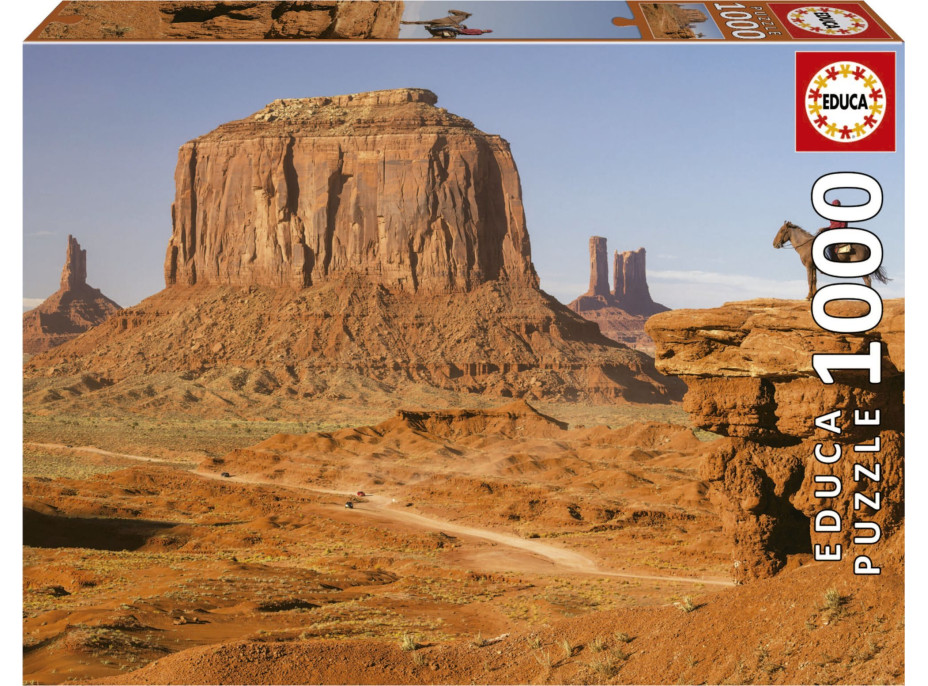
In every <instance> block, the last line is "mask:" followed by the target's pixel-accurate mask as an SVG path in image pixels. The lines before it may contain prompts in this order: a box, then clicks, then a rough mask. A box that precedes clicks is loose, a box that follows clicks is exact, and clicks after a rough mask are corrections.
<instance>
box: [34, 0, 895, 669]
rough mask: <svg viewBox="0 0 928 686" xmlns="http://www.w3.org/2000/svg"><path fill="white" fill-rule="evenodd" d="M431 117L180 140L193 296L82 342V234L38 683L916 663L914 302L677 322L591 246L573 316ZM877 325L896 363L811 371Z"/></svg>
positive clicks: (415, 98) (51, 462)
mask: <svg viewBox="0 0 928 686" xmlns="http://www.w3.org/2000/svg"><path fill="white" fill-rule="evenodd" d="M87 4H90V3H87ZM162 4H183V3H162ZM339 4H341V3H339ZM437 103H438V97H437V96H436V94H435V93H433V92H431V91H429V90H425V89H418V88H402V89H394V90H385V91H373V92H365V93H357V94H353V95H333V96H330V97H314V98H302V99H282V100H276V101H274V102H271V103H270V104H268V105H267V106H266V107H265V108H263V109H261V110H260V111H258V112H255V113H254V114H252V115H249V116H247V117H245V118H243V119H240V120H236V121H230V122H228V123H225V124H222V125H220V126H219V127H217V128H216V129H215V130H213V131H211V132H209V133H206V134H204V135H202V136H199V137H198V138H195V139H194V140H191V141H189V142H187V143H185V144H184V145H182V146H181V148H180V150H179V154H178V162H177V168H176V173H175V177H174V180H175V195H174V203H173V206H172V208H171V217H172V231H171V235H170V238H169V241H168V244H167V246H166V253H165V259H164V279H165V288H164V289H163V290H162V291H160V292H158V293H156V294H154V295H152V296H150V297H148V298H146V299H145V300H143V301H142V302H141V303H139V304H138V305H135V306H131V307H127V308H125V309H116V308H118V306H116V307H115V308H113V309H112V310H111V311H109V312H107V313H106V315H105V316H103V317H101V321H99V322H94V323H93V325H92V326H91V327H89V328H86V330H84V331H82V332H80V331H72V330H71V329H68V331H67V332H59V331H57V330H56V329H55V328H54V324H55V322H58V321H67V322H69V324H68V326H71V324H70V323H72V322H73V321H76V320H77V319H78V317H77V315H75V314H73V311H74V310H68V309H67V308H68V303H70V302H71V298H70V296H69V297H68V298H64V297H62V295H61V293H68V292H70V290H74V289H87V288H89V287H87V286H86V283H85V281H86V259H87V256H86V255H85V254H84V253H82V252H80V247H79V245H78V244H77V242H76V240H75V241H74V243H73V246H72V243H71V240H73V239H69V248H68V253H67V260H66V264H65V271H64V274H63V277H62V290H61V291H59V293H56V295H55V296H52V298H50V299H49V304H48V305H47V306H46V310H48V311H52V309H53V310H54V312H57V313H59V316H58V319H48V318H46V320H43V321H45V324H46V325H45V328H42V329H40V327H38V325H37V324H36V321H37V318H38V315H35V314H30V313H27V314H26V315H24V341H26V342H28V343H29V345H30V346H32V348H31V350H30V352H33V353H34V354H29V355H27V356H26V359H25V361H24V367H23V369H24V382H23V403H24V417H23V422H24V424H23V426H24V446H23V508H24V532H23V537H24V538H23V544H24V548H23V565H24V588H23V679H24V681H25V682H27V683H41V684H46V683H138V684H150V683H177V684H181V683H204V684H205V683H370V684H374V683H410V684H420V683H421V684H426V683H901V682H902V681H903V680H904V665H905V660H904V645H903V643H904V633H905V625H904V595H903V588H904V586H903V581H904V573H903V571H904V508H903V490H904V478H903V466H904V457H903V455H904V448H903V438H904V420H903V412H902V408H903V388H904V372H905V362H904V360H905V351H904V309H905V308H904V300H902V299H893V300H886V301H885V303H884V308H885V311H884V317H883V320H882V322H881V323H880V325H879V326H878V327H876V328H875V329H873V330H872V331H870V332H869V333H867V334H865V335H839V334H827V333H825V332H823V331H822V330H821V329H819V328H818V327H817V326H816V325H815V323H814V322H813V320H812V318H811V316H810V313H809V307H808V303H806V302H805V301H793V300H782V299H779V300H778V299H755V300H749V301H744V302H732V303H726V304H725V305H724V306H722V307H718V308H713V309H702V310H694V309H690V310H682V309H668V308H667V307H666V306H664V305H661V304H659V303H655V302H654V301H653V300H652V299H651V296H650V292H649V291H648V286H647V281H646V276H645V273H644V272H645V260H644V255H645V253H644V249H640V250H635V251H629V252H624V253H616V255H615V256H614V258H613V285H612V288H611V289H610V287H609V285H608V267H607V264H606V240H605V239H604V238H600V237H594V238H593V239H592V240H591V242H590V258H591V259H590V267H591V280H590V290H589V291H588V292H587V293H586V294H584V295H582V296H580V297H579V298H578V299H577V300H576V301H574V303H572V305H571V307H567V306H565V305H563V304H561V303H560V302H559V301H558V300H557V299H556V298H554V297H553V296H551V295H549V294H548V293H546V292H545V291H543V290H542V289H541V288H540V287H539V277H538V274H537V273H536V270H535V266H534V264H533V262H532V251H531V241H530V237H529V230H528V227H527V223H526V219H525V212H524V208H523V205H522V184H521V179H520V176H519V172H518V169H517V167H516V163H515V160H514V159H513V155H512V152H511V150H510V147H509V144H508V143H507V141H506V140H504V139H503V138H501V137H500V136H498V135H495V134H491V133H486V132H484V131H481V130H480V129H478V128H477V127H476V126H474V124H473V123H472V122H471V121H469V120H468V119H465V118H463V117H462V116H458V115H456V114H452V113H450V112H448V111H447V110H445V109H444V108H441V107H439V106H438V104H437ZM91 258H92V255H91ZM72 275H73V276H72ZM69 289H70V290H69ZM49 290H51V289H49ZM91 290H94V289H91ZM578 290H579V289H578ZM94 292H95V293H96V294H97V295H98V296H99V297H101V298H102V297H104V296H102V294H100V293H99V291H95V290H94ZM95 297H96V296H95ZM107 300H108V299H107ZM113 304H114V305H115V303H113ZM854 307H855V303H850V304H847V303H845V304H842V305H840V306H839V309H840V308H845V310H846V311H847V312H852V311H854ZM43 311H44V310H43ZM590 313H592V314H590ZM588 315H589V316H590V319H592V321H590V320H588V319H585V318H584V317H585V316H588ZM597 317H598V318H599V319H597ZM607 322H611V323H610V324H609V325H608V326H606V323H607ZM610 327H611V328H610ZM607 329H608V330H609V331H610V332H611V333H612V335H613V337H612V338H610V337H608V336H607V335H604V334H606V333H607ZM63 333H67V334H68V335H67V336H64V335H63ZM72 334H73V335H72ZM623 337H624V338H623ZM614 338H619V340H614ZM620 340H621V341H623V342H619V341H620ZM874 341H877V342H880V343H881V344H882V345H883V347H884V350H885V355H884V360H883V382H882V383H879V384H871V383H870V382H869V381H868V379H867V377H866V375H865V374H864V373H862V372H845V373H844V374H843V375H838V376H837V379H836V383H835V384H833V385H830V386H825V385H823V384H822V383H821V382H819V381H818V379H817V378H815V376H814V374H815V373H814V371H813V369H812V367H811V362H810V358H811V354H812V353H813V352H818V353H822V352H826V353H827V352H841V353H848V352H861V351H863V350H866V349H867V346H868V345H869V344H870V343H871V342H874ZM626 343H627V344H626ZM630 346H631V347H630ZM636 348H637V349H636ZM834 406H841V407H843V408H845V409H846V410H847V411H848V412H851V411H853V410H855V409H863V408H866V409H868V410H873V409H879V410H880V411H881V417H882V419H881V423H880V425H879V426H878V427H873V426H865V427H856V428H855V427H851V426H847V424H848V423H847V422H846V421H844V420H842V422H841V423H842V426H843V427H844V428H845V429H846V430H845V431H844V432H843V433H842V434H841V435H840V436H839V437H837V438H832V437H829V438H830V440H835V441H836V442H838V443H840V444H841V445H844V446H847V447H848V451H849V452H850V446H851V445H854V444H858V443H862V442H865V441H870V440H873V438H874V437H875V436H879V437H880V439H881V441H882V453H881V455H882V457H881V461H882V464H883V471H882V482H881V485H880V490H881V492H882V498H883V506H882V507H881V508H880V509H879V511H878V512H868V513H867V519H869V520H870V521H875V522H877V523H878V524H879V526H880V528H881V531H882V540H881V541H880V543H879V545H878V546H863V545H859V544H857V543H855V542H853V540H852V536H853V530H850V529H849V528H847V527H845V528H844V529H843V530H842V531H838V532H834V533H829V534H821V533H817V534H816V533H813V532H812V522H813V520H814V518H815V516H816V513H817V512H818V511H819V510H820V509H821V504H820V499H819V498H817V497H814V496H813V493H814V491H815V490H816V485H815V483H816V482H815V477H816V476H817V475H821V474H823V473H826V472H827V473H828V474H840V476H841V477H842V479H843V484H844V488H845V489H846V491H847V492H846V493H845V495H844V497H842V499H841V500H840V501H839V504H837V505H835V507H836V508H837V509H839V512H840V514H841V516H842V517H844V518H845V520H846V521H851V520H853V519H854V518H855V507H854V501H853V498H852V496H851V495H849V493H854V492H860V493H870V492H871V490H872V489H871V485H870V484H869V483H868V482H866V481H865V480H861V481H857V480H855V478H854V470H853V463H852V462H851V461H850V460H846V461H843V462H839V463H837V464H835V465H830V466H828V469H827V470H825V469H823V467H824V465H821V464H819V463H817V462H816V461H815V460H814V458H813V457H812V456H813V451H814V446H815V444H816V443H817V442H820V441H821V440H822V439H823V436H822V435H821V433H820V432H819V431H817V430H816V428H815V426H814V425H813V424H812V422H811V420H810V418H811V417H814V416H815V415H816V414H817V413H823V412H827V411H828V410H829V408H831V407H834ZM813 541H814V542H815V543H821V544H829V545H834V544H837V543H840V544H841V545H842V546H844V548H845V550H846V551H847V552H846V559H845V561H844V562H842V563H827V562H816V561H814V560H813V555H812V545H813ZM861 551H866V552H867V553H868V554H873V555H874V557H875V559H877V558H878V561H879V563H880V564H881V566H882V574H881V575H880V576H855V575H854V574H853V573H852V570H851V564H850V561H851V560H852V559H853V555H855V554H858V553H861ZM861 554H862V553H861Z"/></svg>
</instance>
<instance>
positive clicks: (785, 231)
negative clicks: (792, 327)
mask: <svg viewBox="0 0 928 686" xmlns="http://www.w3.org/2000/svg"><path fill="white" fill-rule="evenodd" d="M814 240H815V236H813V235H812V234H811V233H809V232H808V231H805V230H804V229H803V228H802V227H800V226H796V225H795V224H793V223H792V222H791V221H786V222H783V226H781V227H780V230H779V231H777V235H776V238H774V239H773V247H774V248H782V247H784V246H785V245H786V244H787V243H789V244H790V245H792V246H793V250H795V251H796V252H797V253H799V259H800V260H802V265H803V266H804V267H805V268H806V274H807V275H808V278H809V294H808V295H807V296H806V300H811V299H812V296H813V295H815V291H817V290H818V270H817V269H816V268H815V264H814V263H813V261H812V241H814ZM834 249H835V255H836V256H835V257H834V258H833V259H835V261H837V262H863V261H864V260H866V259H867V258H868V257H870V251H869V249H868V248H867V246H865V245H861V244H859V243H842V244H840V245H836V246H834ZM871 277H876V280H877V281H879V282H880V283H888V282H889V280H890V279H889V277H887V276H886V272H885V271H884V270H883V267H880V268H879V269H877V270H876V271H875V272H873V273H872V274H867V275H866V276H864V277H863V280H864V283H865V284H866V285H867V286H868V287H869V286H870V284H871Z"/></svg>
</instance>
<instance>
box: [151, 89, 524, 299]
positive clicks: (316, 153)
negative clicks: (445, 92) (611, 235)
mask: <svg viewBox="0 0 928 686" xmlns="http://www.w3.org/2000/svg"><path fill="white" fill-rule="evenodd" d="M437 100H438V98H437V96H436V95H435V94H434V93H432V92H431V91H427V90H423V89H415V88H402V89H397V90H388V91H376V92H372V93H361V94H356V95H342V96H336V97H326V98H308V99H304V100H276V101H274V102H273V103H271V104H270V105H268V106H267V107H265V108H264V109H263V110H261V111H260V112H258V113H256V114H254V115H252V116H250V117H247V118H245V119H242V120H239V121H235V122H231V123H228V124H223V125H222V126H220V127H219V128H218V129H216V130H215V131H213V132H212V133H209V134H207V135H205V136H201V137H200V138H197V139H195V140H193V141H190V142H189V143H186V144H184V145H183V146H182V147H181V149H180V157H179V160H178V164H177V172H176V174H175V181H176V186H177V192H176V201H175V203H174V206H173V210H172V216H173V222H174V231H173V234H172V236H171V240H170V243H169V245H168V251H167V257H166V261H165V266H164V272H165V282H166V284H167V285H169V286H171V285H174V284H181V285H185V286H192V285H193V284H203V283H208V284H214V285H219V284H229V285H236V286H250V285H258V286H272V287H279V286H292V287H296V288H302V287H305V286H311V285H317V284H320V283H322V282H323V281H325V280H326V279H329V278H331V277H332V276H333V275H344V274H348V273H353V274H363V275H364V276H365V277H366V278H368V279H369V280H371V281H373V282H376V283H379V284H382V285H384V286H386V287H388V288H399V289H402V290H404V291H407V292H418V291H427V292H452V291H465V290H470V289H472V288H474V287H476V286H477V285H479V284H482V283H485V282H487V281H505V282H508V283H513V284H519V285H524V286H536V285H537V283H538V277H537V276H536V274H535V270H534V268H533V267H532V263H531V248H530V246H529V237H528V231H527V230H526V228H525V214H524V211H523V209H522V189H521V186H520V183H519V174H518V171H517V170H516V166H515V162H514V161H513V159H512V154H511V153H510V151H509V144H508V143H507V142H506V141H504V140H503V139H502V138H500V137H499V136H494V135H490V134H486V133H483V132H482V131H480V130H478V129H477V128H475V127H474V125H473V124H472V123H471V122H470V121H468V120H466V119H464V118H462V117H458V116H456V115H454V114H450V113H449V112H447V111H446V110H445V109H443V108H439V107H436V106H435V103H436V102H437Z"/></svg>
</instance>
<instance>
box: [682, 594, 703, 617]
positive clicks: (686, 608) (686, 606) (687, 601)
mask: <svg viewBox="0 0 928 686" xmlns="http://www.w3.org/2000/svg"><path fill="white" fill-rule="evenodd" d="M677 607H679V608H680V609H681V610H682V611H683V612H686V613H690V612H693V611H695V610H696V609H697V608H698V607H699V606H698V605H697V604H696V603H694V602H693V599H692V598H690V597H689V596H684V597H683V600H681V601H680V602H679V603H677Z"/></svg>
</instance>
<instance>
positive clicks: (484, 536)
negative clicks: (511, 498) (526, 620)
mask: <svg viewBox="0 0 928 686" xmlns="http://www.w3.org/2000/svg"><path fill="white" fill-rule="evenodd" d="M26 445H30V446H34V447H40V448H57V449H68V450H73V451H75V452H85V453H95V454H97V455H106V456H110V457H122V458H125V459H128V460H138V461H141V462H164V460H162V459H159V458H155V457H145V456H143V455H127V454H125V453H115V452H112V451H109V450H103V449H101V448H95V447H92V446H80V447H77V446H68V445H62V444H56V443H27V444H26ZM193 474H196V475H197V476H200V477H203V478H206V479H216V480H221V481H232V482H237V483H248V484H255V485H260V486H274V487H275V488H290V489H294V490H303V491H310V492H313V493H328V494H331V495H337V496H339V497H340V498H350V497H352V496H353V495H354V493H353V492H351V491H337V490H332V489H326V488H316V487H309V486H302V485H300V486H295V485H293V484H287V485H282V484H279V483H275V482H273V481H270V480H266V479H258V478H254V477H244V476H232V477H223V476H221V475H220V474H216V473H214V472H204V471H199V470H197V471H194V472H193ZM393 504H394V501H393V498H392V497H391V496H390V495H380V494H378V495H368V496H365V497H364V499H363V501H362V502H359V503H356V504H355V506H354V510H353V511H354V512H357V513H358V514H359V515H360V516H376V517H379V518H381V519H386V520H389V521H394V522H398V523H404V524H409V525H412V526H415V527H418V528H422V529H428V530H431V531H440V532H443V533H452V534H456V535H458V536H463V537H468V538H476V539H481V540H484V541H490V542H491V543H497V544H499V545H502V546H506V547H508V548H512V549H515V550H520V551H524V552H527V553H530V554H532V555H537V556H538V557H541V558H543V559H545V560H547V561H548V562H550V563H552V564H553V565H554V567H556V568H558V569H560V570H561V571H564V572H570V573H574V574H591V575H598V576H609V577H616V578H622V579H638V580H643V581H663V582H675V583H692V584H703V585H707V586H733V585H734V583H733V582H731V581H729V580H727V579H717V578H700V577H688V576H661V575H656V574H635V573H631V572H615V571H611V570H607V569H602V568H600V566H599V565H598V564H597V563H596V562H595V561H594V560H592V559H590V558H588V557H586V556H585V555H582V554H580V553H578V552H575V551H573V550H566V549H564V548H559V547H557V546H553V545H550V544H548V543H542V542H541V541H537V540H534V539H526V538H519V537H518V536H513V535H510V534H504V533H500V532H498V531H493V530H491V529H480V528H477V527H472V526H464V525H462V524H455V523H454V522H447V521H444V520H441V519H434V518H432V517H426V516H424V515H420V514H417V513H415V512H409V511H408V510H406V509H404V508H397V507H393ZM538 571H550V570H544V569H541V570H538Z"/></svg>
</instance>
